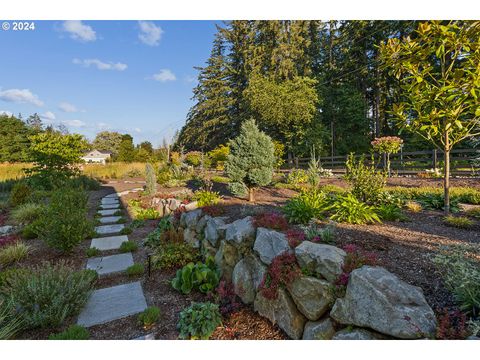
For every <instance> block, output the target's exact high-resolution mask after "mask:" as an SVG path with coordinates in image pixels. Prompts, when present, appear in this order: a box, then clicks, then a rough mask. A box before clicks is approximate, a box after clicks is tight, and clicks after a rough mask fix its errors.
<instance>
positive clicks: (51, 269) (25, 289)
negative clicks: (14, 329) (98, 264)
mask: <svg viewBox="0 0 480 360" xmlns="http://www.w3.org/2000/svg"><path fill="white" fill-rule="evenodd" d="M96 279H97V273H96V272H95V271H92V270H81V271H74V269H73V268H72V267H70V266H68V265H66V264H65V263H58V264H56V265H51V264H49V263H45V264H43V265H42V266H37V267H35V268H34V269H32V271H19V272H16V273H14V274H12V276H11V277H9V280H8V284H6V285H4V286H2V288H1V289H0V295H3V296H9V297H11V299H12V307H14V309H17V311H18V313H19V315H20V316H21V318H22V320H23V322H24V324H25V326H26V327H27V328H36V327H50V326H55V327H56V326H60V325H61V324H62V323H63V322H64V321H65V319H66V318H68V317H69V316H73V315H76V314H77V313H78V312H79V311H80V310H81V309H82V308H83V306H84V305H85V304H86V302H87V299H88V297H89V295H90V293H91V291H92V290H93V286H94V284H95V281H96Z"/></svg>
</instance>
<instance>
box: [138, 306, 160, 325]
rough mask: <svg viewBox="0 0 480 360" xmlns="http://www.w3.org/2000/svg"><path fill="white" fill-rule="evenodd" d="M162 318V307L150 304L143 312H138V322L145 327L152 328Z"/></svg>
mask: <svg viewBox="0 0 480 360" xmlns="http://www.w3.org/2000/svg"><path fill="white" fill-rule="evenodd" d="M158 319H160V309H159V308H158V307H156V306H149V307H148V308H146V309H145V310H144V311H143V312H142V313H140V314H138V322H139V323H140V324H142V325H143V327H144V328H151V327H152V326H153V325H155V323H156V322H157V321H158Z"/></svg>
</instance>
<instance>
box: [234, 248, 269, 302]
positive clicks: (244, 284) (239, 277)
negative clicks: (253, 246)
mask: <svg viewBox="0 0 480 360" xmlns="http://www.w3.org/2000/svg"><path fill="white" fill-rule="evenodd" d="M266 271H267V267H266V266H265V265H263V264H262V262H261V261H260V260H259V259H258V258H257V257H256V256H254V255H248V256H246V257H245V258H243V259H241V260H240V261H239V262H238V263H237V264H236V265H235V268H234V269H233V274H232V283H233V288H234V290H235V294H237V295H238V297H240V299H242V301H243V303H245V304H251V303H253V301H254V300H255V294H256V293H257V289H258V287H259V286H260V283H261V282H262V280H263V277H264V275H265V272H266Z"/></svg>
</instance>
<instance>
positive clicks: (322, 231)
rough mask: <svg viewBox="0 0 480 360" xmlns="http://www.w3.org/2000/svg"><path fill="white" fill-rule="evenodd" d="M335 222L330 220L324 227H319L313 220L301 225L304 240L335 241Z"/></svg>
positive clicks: (331, 242)
mask: <svg viewBox="0 0 480 360" xmlns="http://www.w3.org/2000/svg"><path fill="white" fill-rule="evenodd" d="M336 227H337V226H336V224H335V222H333V221H331V222H329V223H328V224H327V226H325V227H323V228H322V227H320V226H318V224H316V223H315V222H310V223H309V224H308V225H307V226H302V229H303V234H304V236H305V239H304V240H308V241H312V242H324V243H326V244H333V243H335V231H336Z"/></svg>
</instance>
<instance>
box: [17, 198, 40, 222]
mask: <svg viewBox="0 0 480 360" xmlns="http://www.w3.org/2000/svg"><path fill="white" fill-rule="evenodd" d="M42 209H43V205H41V204H34V203H24V204H21V205H19V206H17V207H16V208H15V209H13V210H12V211H11V212H10V218H11V219H12V220H13V221H14V222H15V223H17V224H29V223H31V222H33V221H34V220H36V219H38V217H39V216H40V213H41V211H42Z"/></svg>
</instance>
